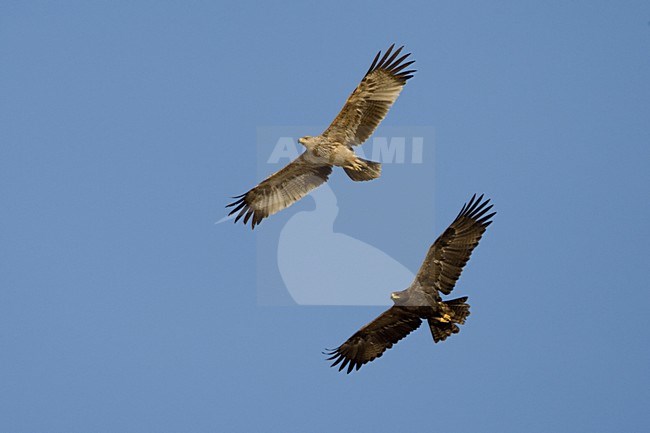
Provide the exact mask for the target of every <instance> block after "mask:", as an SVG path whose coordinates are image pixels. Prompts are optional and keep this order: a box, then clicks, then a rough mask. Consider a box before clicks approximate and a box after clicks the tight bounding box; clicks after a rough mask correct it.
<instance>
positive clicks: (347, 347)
mask: <svg viewBox="0 0 650 433" xmlns="http://www.w3.org/2000/svg"><path fill="white" fill-rule="evenodd" d="M489 202H490V200H483V195H481V196H480V197H479V198H478V199H477V198H476V194H474V196H472V198H471V200H470V201H469V202H468V203H466V204H465V205H464V206H463V208H462V209H461V211H460V213H459V214H458V216H457V217H456V219H455V220H454V221H453V222H452V223H451V225H450V226H449V227H448V228H447V230H445V232H444V233H443V234H442V235H441V236H440V237H439V238H438V239H436V241H435V242H434V243H433V245H431V247H430V248H429V252H428V253H427V256H426V257H425V259H424V262H423V263H422V266H421V267H420V270H419V271H418V273H417V275H416V276H415V280H414V281H413V282H412V283H411V285H410V286H409V287H408V288H407V289H405V290H402V291H400V292H393V293H392V294H391V299H392V300H393V303H394V304H395V305H393V306H392V307H391V308H389V309H388V310H386V311H385V312H384V313H383V314H381V315H380V316H379V317H377V318H376V319H375V320H373V321H372V322H370V323H368V324H367V325H365V326H364V327H362V328H361V329H360V330H359V331H357V332H356V333H355V334H354V335H353V336H352V337H350V338H348V340H347V341H346V342H345V343H343V344H342V345H340V346H339V347H338V348H336V349H334V350H330V351H327V352H326V353H325V354H326V355H327V356H329V358H327V359H328V360H330V361H331V360H333V361H334V362H333V363H332V367H334V366H335V365H338V364H340V366H339V371H341V370H343V369H344V368H346V367H347V372H348V373H350V372H351V371H352V370H354V369H357V370H358V369H359V368H360V367H361V366H362V365H363V364H365V363H367V362H370V361H372V360H373V359H375V358H379V357H380V356H381V355H382V354H383V353H384V352H385V351H386V350H387V349H390V348H391V347H392V346H393V345H394V344H395V343H397V342H398V341H399V340H401V339H402V338H404V337H406V336H407V335H408V334H410V333H411V332H412V331H414V330H416V329H417V328H418V327H419V326H420V324H421V323H422V320H426V321H427V322H428V324H429V329H430V330H431V335H432V336H433V341H434V342H436V343H438V342H439V341H443V340H445V339H446V338H447V337H449V336H450V335H451V334H456V333H458V332H459V331H460V328H458V325H462V324H463V323H465V319H466V318H467V316H469V304H467V303H466V301H467V297H462V298H457V299H451V300H449V301H443V300H442V298H441V297H440V293H443V294H445V295H448V294H450V293H451V291H452V289H453V288H454V285H455V284H456V281H457V280H458V277H460V273H461V272H462V270H463V267H464V266H465V264H466V263H467V261H468V260H469V257H470V255H471V254H472V250H473V249H474V248H475V247H476V246H477V245H478V242H479V240H480V239H481V236H483V233H484V232H485V229H486V228H487V227H488V226H489V225H490V224H491V223H492V221H491V218H492V217H493V216H494V215H495V214H496V212H492V213H489V214H488V212H489V211H490V209H492V205H490V206H488V203H489Z"/></svg>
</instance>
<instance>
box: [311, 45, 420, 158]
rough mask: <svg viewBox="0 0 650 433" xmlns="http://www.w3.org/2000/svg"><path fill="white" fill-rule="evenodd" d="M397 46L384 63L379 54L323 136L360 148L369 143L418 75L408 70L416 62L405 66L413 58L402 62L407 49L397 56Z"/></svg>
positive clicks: (391, 47)
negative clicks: (410, 82)
mask: <svg viewBox="0 0 650 433" xmlns="http://www.w3.org/2000/svg"><path fill="white" fill-rule="evenodd" d="M394 46H395V44H393V45H391V46H390V48H388V51H386V53H385V54H384V55H383V57H382V58H381V60H380V59H379V56H380V55H381V51H380V52H378V53H377V55H376V56H375V59H374V60H373V62H372V65H370V69H368V72H366V75H365V76H364V77H363V79H362V80H361V83H359V85H358V86H357V88H356V89H355V90H354V91H353V92H352V94H351V95H350V96H349V97H348V99H347V101H346V102H345V105H344V106H343V109H342V110H341V112H340V113H339V114H338V116H336V119H334V121H333V122H332V124H331V125H330V126H329V127H328V128H327V129H326V130H325V132H323V136H324V137H326V138H328V139H329V140H331V141H336V142H339V143H342V144H347V145H350V146H356V145H359V144H361V143H363V142H364V141H366V140H367V139H368V137H370V135H372V133H373V132H374V130H375V128H377V125H379V122H381V121H382V120H383V119H384V117H386V113H388V110H389V109H390V107H391V106H392V105H393V103H394V102H395V100H396V99H397V97H398V96H399V94H400V92H401V91H402V88H403V87H404V85H405V84H406V81H407V80H408V79H409V78H411V77H412V76H413V75H412V74H413V73H414V72H415V71H414V70H408V71H405V70H404V69H405V68H407V67H408V66H409V65H411V64H412V63H413V62H414V61H413V60H412V61H409V62H404V60H405V59H406V58H407V57H408V56H410V55H411V54H410V53H408V54H404V55H403V56H401V57H399V58H398V56H399V54H400V52H401V51H402V48H404V47H400V48H398V49H397V50H396V51H395V52H393V47H394ZM391 53H392V55H391Z"/></svg>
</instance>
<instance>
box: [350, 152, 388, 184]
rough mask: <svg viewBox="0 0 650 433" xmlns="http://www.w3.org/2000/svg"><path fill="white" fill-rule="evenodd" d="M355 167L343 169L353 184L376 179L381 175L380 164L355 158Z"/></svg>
mask: <svg viewBox="0 0 650 433" xmlns="http://www.w3.org/2000/svg"><path fill="white" fill-rule="evenodd" d="M355 165H356V166H355V167H343V170H345V172H346V173H347V174H348V176H350V179H352V180H354V181H355V182H359V181H364V180H373V179H377V178H378V177H379V176H380V175H381V163H379V162H373V161H368V160H367V159H363V158H358V157H357V158H356V160H355Z"/></svg>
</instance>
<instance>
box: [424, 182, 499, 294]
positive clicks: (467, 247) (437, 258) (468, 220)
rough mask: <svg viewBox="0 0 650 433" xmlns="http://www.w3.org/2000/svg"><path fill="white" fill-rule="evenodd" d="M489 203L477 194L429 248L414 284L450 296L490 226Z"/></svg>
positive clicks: (492, 214)
mask: <svg viewBox="0 0 650 433" xmlns="http://www.w3.org/2000/svg"><path fill="white" fill-rule="evenodd" d="M489 202H490V200H489V199H488V200H485V201H483V195H481V196H480V197H479V198H478V199H477V198H476V194H474V195H473V196H472V199H471V200H470V201H469V203H466V204H465V205H464V206H463V208H462V209H461V210H460V213H459V214H458V216H457V217H456V219H455V220H454V222H452V223H451V225H450V226H449V227H448V228H447V230H445V232H444V233H443V234H442V235H440V237H439V238H438V239H436V241H435V242H434V243H433V245H431V247H430V248H429V252H428V253H427V256H426V258H425V259H424V262H423V263H422V266H421V267H420V270H419V271H418V274H417V275H416V277H415V282H417V283H419V284H420V285H421V286H423V288H424V289H425V290H427V289H431V288H433V289H434V290H436V291H440V292H442V293H444V294H445V295H448V294H449V293H451V291H452V289H453V288H454V285H455V284H456V281H457V280H458V277H460V273H461V272H462V270H463V266H465V264H466V263H467V261H468V260H469V257H470V255H471V254H472V250H474V248H476V246H477V245H478V241H479V240H480V239H481V236H483V233H484V232H485V229H486V228H487V227H488V226H489V225H490V224H491V223H492V221H491V218H492V217H493V216H494V215H495V214H496V212H492V213H490V214H488V212H489V211H490V209H492V205H490V206H487V204H488V203H489Z"/></svg>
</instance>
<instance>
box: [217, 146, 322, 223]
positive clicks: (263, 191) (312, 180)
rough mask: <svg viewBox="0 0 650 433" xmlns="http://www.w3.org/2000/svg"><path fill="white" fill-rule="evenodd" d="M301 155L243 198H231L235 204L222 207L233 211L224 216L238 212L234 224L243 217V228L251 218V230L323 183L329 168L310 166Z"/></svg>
mask: <svg viewBox="0 0 650 433" xmlns="http://www.w3.org/2000/svg"><path fill="white" fill-rule="evenodd" d="M304 155H305V154H304V153H303V154H302V155H300V156H299V157H298V158H296V159H294V160H293V161H291V163H289V164H288V165H287V166H286V167H284V168H283V169H282V170H280V171H278V172H276V173H274V174H272V175H271V176H269V177H268V178H267V179H266V180H264V181H263V182H261V183H260V184H259V185H257V186H256V187H255V188H253V189H251V190H250V191H248V192H247V193H246V194H242V195H240V196H237V197H233V198H236V199H238V200H237V201H235V202H233V203H230V204H229V205H227V206H226V207H233V209H232V210H231V211H230V213H229V214H228V215H232V214H234V213H236V212H239V213H238V214H237V217H236V218H235V222H237V221H239V219H240V218H242V217H243V218H244V224H246V223H247V222H248V220H249V219H251V217H252V219H251V228H253V229H254V228H255V226H256V225H257V224H259V223H260V222H261V221H262V219H264V218H266V217H268V216H269V215H273V214H274V213H276V212H278V211H281V210H282V209H284V208H286V207H289V206H291V205H292V204H293V203H295V202H296V201H298V200H300V199H301V198H303V197H304V196H306V195H307V194H308V193H309V191H311V190H312V189H314V188H316V187H317V186H319V185H321V184H323V183H324V182H326V181H327V178H328V176H329V175H330V173H331V172H332V166H330V165H323V164H313V163H310V162H309V161H307V160H306V158H305V157H304Z"/></svg>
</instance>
